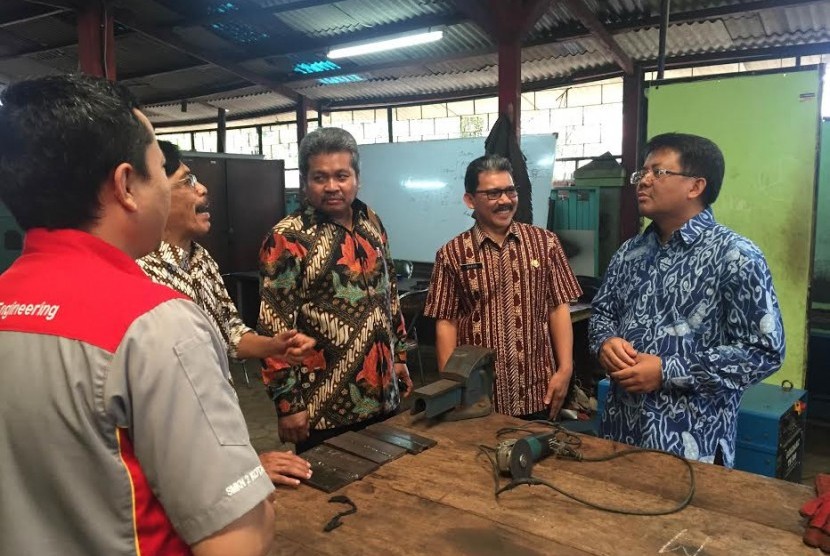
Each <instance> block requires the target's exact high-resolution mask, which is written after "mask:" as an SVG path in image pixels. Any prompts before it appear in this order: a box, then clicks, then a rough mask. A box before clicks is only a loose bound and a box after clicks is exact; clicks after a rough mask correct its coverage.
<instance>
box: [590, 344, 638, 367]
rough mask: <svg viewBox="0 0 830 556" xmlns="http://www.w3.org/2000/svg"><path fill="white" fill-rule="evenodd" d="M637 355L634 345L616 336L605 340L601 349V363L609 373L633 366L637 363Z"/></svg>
mask: <svg viewBox="0 0 830 556" xmlns="http://www.w3.org/2000/svg"><path fill="white" fill-rule="evenodd" d="M635 357H637V350H636V349H634V346H632V345H631V344H630V343H629V342H627V341H626V340H623V339H622V338H618V337H616V336H614V337H613V338H608V339H607V340H605V341H604V342H603V343H602V347H601V348H600V350H599V364H600V365H602V368H603V369H605V372H607V373H608V374H611V373H613V372H615V371H621V370H623V369H625V368H627V367H631V366H632V365H634V364H635V363H636V361H635V360H634V358H635Z"/></svg>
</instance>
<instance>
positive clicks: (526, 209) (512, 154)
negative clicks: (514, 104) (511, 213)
mask: <svg viewBox="0 0 830 556" xmlns="http://www.w3.org/2000/svg"><path fill="white" fill-rule="evenodd" d="M484 151H485V152H486V153H487V154H498V155H501V156H503V157H505V158H506V159H507V160H509V161H510V164H511V165H512V166H513V183H514V184H515V185H516V189H517V190H518V191H519V203H518V206H517V208H516V216H515V220H516V221H517V222H524V223H526V224H533V203H532V200H531V196H530V193H531V191H530V177H529V176H528V174H527V163H526V162H525V160H526V159H525V155H524V154H522V151H521V149H520V148H519V142H518V141H517V140H516V132H515V130H514V129H513V124H511V123H510V119H509V118H508V117H507V115H505V114H501V115H500V116H499V119H498V120H496V124H495V125H494V126H493V129H492V130H491V131H490V135H489V136H488V137H487V140H486V141H485V142H484Z"/></svg>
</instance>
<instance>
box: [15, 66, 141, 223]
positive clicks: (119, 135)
mask: <svg viewBox="0 0 830 556" xmlns="http://www.w3.org/2000/svg"><path fill="white" fill-rule="evenodd" d="M0 101H2V106H0V199H2V200H3V202H4V203H5V204H6V206H8V208H9V210H10V211H11V213H12V214H13V215H14V217H15V219H17V222H18V224H20V226H21V227H22V228H23V229H24V230H28V229H30V228H39V227H44V228H48V229H51V230H54V229H61V228H80V229H84V228H87V227H89V226H90V225H91V224H92V223H93V222H94V221H95V220H96V219H97V218H98V216H99V213H100V210H101V205H100V202H99V199H98V195H99V192H100V189H101V185H102V184H103V182H104V181H105V180H106V179H107V177H108V176H109V175H110V174H111V173H112V171H113V170H114V169H115V168H116V167H117V166H118V165H119V164H121V163H124V162H128V163H130V164H132V165H133V167H134V168H135V169H136V171H137V172H138V174H139V175H141V176H145V177H146V176H147V175H148V174H147V164H146V151H147V146H148V145H149V144H151V142H152V141H154V140H155V138H154V137H153V134H152V133H151V132H150V131H149V130H148V129H147V128H146V127H145V126H144V125H143V124H142V123H141V122H140V121H139V120H138V118H137V117H136V115H135V114H134V113H133V109H135V108H137V107H138V103H137V102H136V100H135V98H134V97H133V96H132V95H131V94H130V93H129V92H128V91H127V90H126V89H125V88H123V87H121V86H119V85H115V84H113V83H110V82H109V81H107V80H105V79H100V78H93V77H89V76H82V75H60V76H49V77H43V78H40V79H33V80H30V81H21V82H19V83H15V84H13V85H11V86H9V87H8V88H7V89H6V90H5V91H3V93H2V95H0Z"/></svg>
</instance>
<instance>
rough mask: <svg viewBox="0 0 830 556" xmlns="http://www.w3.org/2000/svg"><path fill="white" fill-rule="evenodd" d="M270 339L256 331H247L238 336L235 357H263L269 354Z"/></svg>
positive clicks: (270, 347)
mask: <svg viewBox="0 0 830 556" xmlns="http://www.w3.org/2000/svg"><path fill="white" fill-rule="evenodd" d="M272 344H273V342H272V340H271V338H268V337H266V336H260V335H259V334H257V333H256V332H249V333H247V334H245V335H244V336H242V338H240V340H239V343H238V344H236V357H237V358H239V359H264V358H266V357H269V356H270V355H271V353H270V350H271V349H272Z"/></svg>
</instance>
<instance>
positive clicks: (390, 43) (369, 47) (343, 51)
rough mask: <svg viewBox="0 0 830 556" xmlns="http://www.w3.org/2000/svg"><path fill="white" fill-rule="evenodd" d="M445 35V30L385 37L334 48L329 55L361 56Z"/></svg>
mask: <svg viewBox="0 0 830 556" xmlns="http://www.w3.org/2000/svg"><path fill="white" fill-rule="evenodd" d="M443 36H444V31H429V32H426V33H418V34H417V35H405V36H403V37H398V38H395V39H385V40H381V41H375V42H369V43H364V44H357V45H354V46H346V47H343V48H333V49H331V50H330V51H329V54H328V57H329V58H331V59H334V58H349V57H351V56H360V55H361V54H374V53H375V52H382V51H384V50H393V49H395V48H404V47H406V46H415V45H416V44H425V43H428V42H435V41H438V40H441V38H442V37H443Z"/></svg>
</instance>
